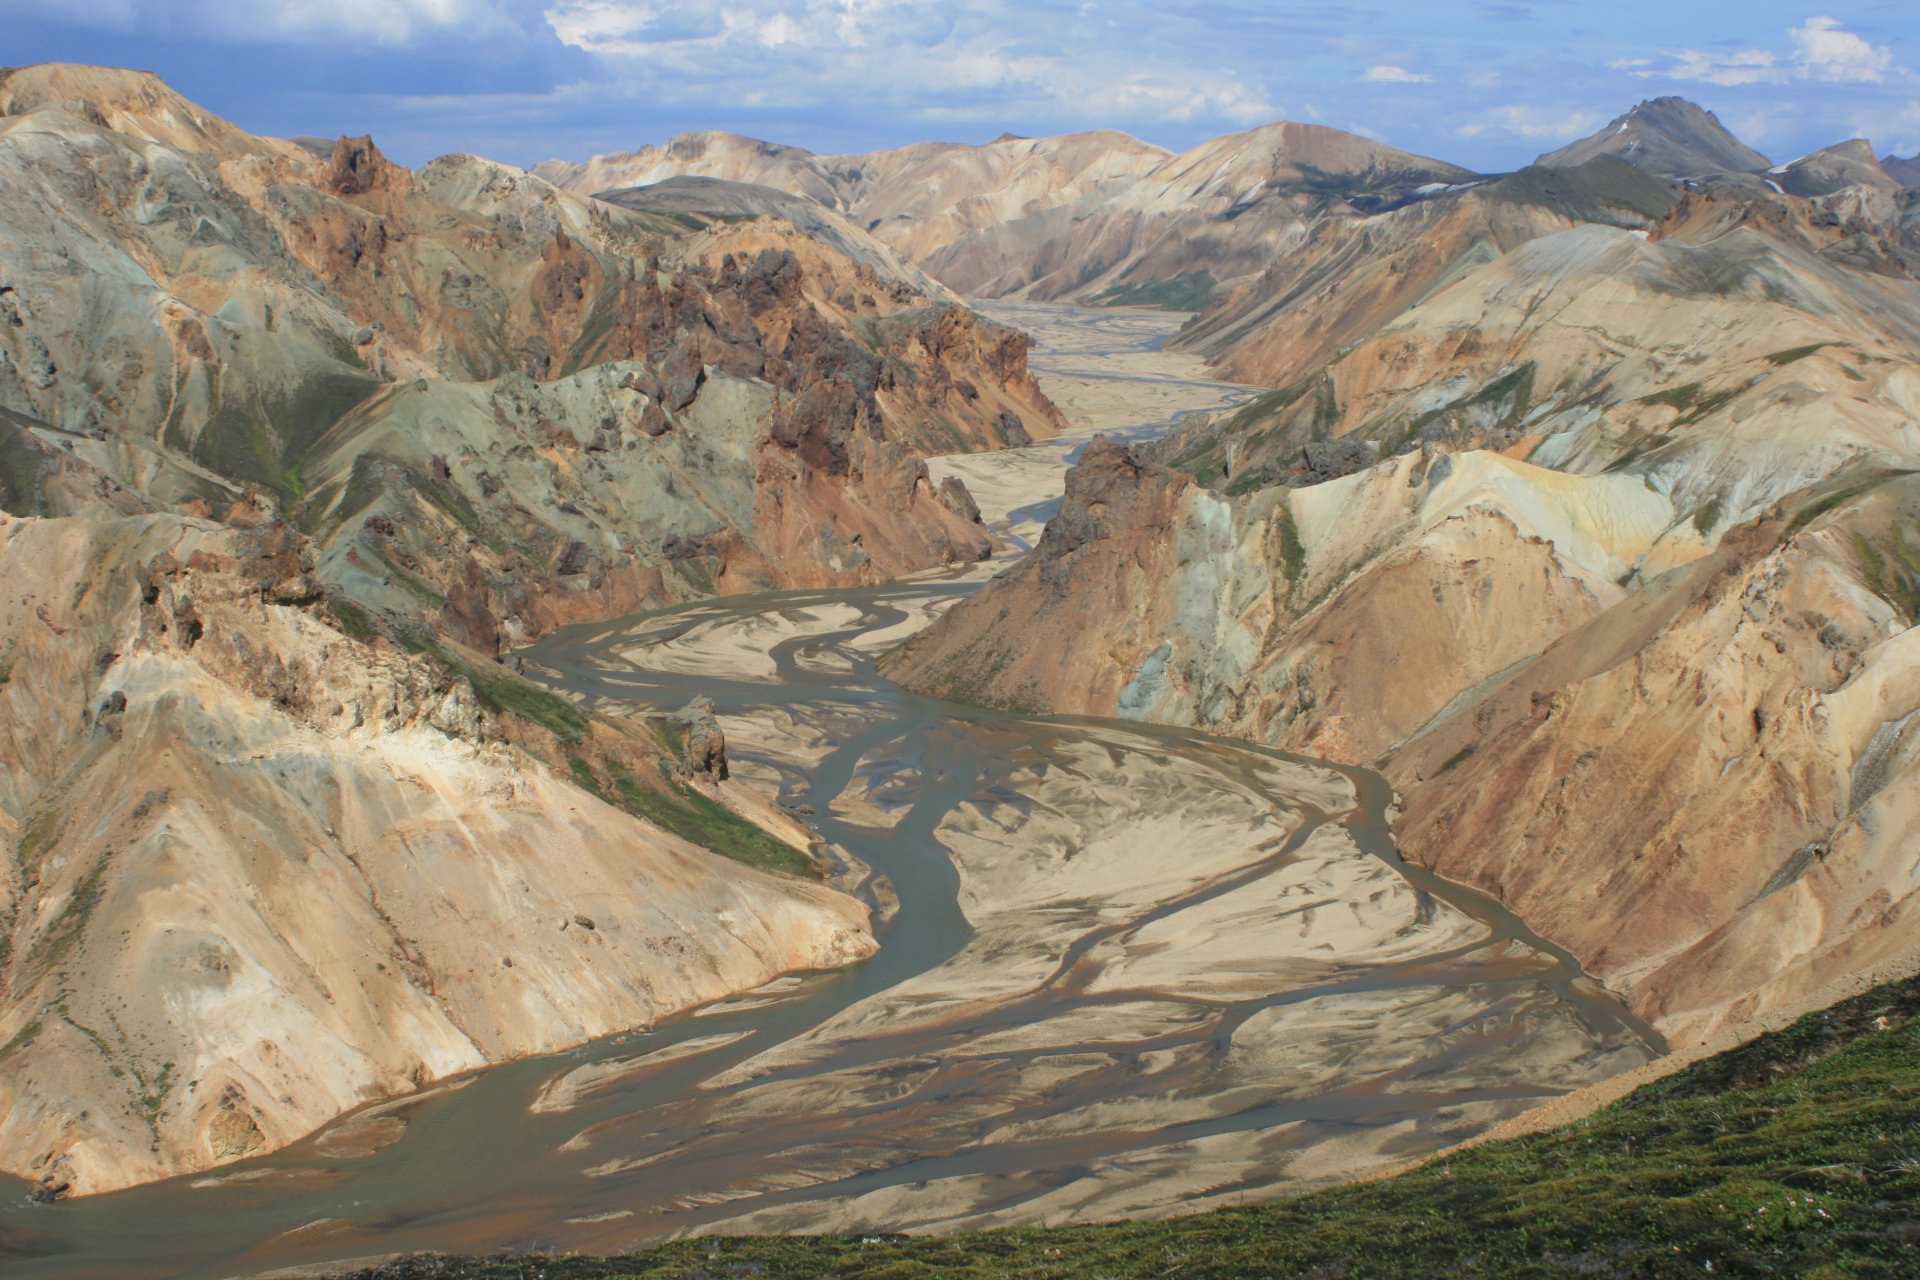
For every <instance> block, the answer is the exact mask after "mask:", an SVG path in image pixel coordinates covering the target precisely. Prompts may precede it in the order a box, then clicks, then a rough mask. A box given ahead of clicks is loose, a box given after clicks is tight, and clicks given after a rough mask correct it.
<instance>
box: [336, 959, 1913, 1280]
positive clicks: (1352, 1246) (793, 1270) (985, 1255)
mask: <svg viewBox="0 0 1920 1280" xmlns="http://www.w3.org/2000/svg"><path fill="white" fill-rule="evenodd" d="M1917 1013H1920V981H1915V980H1912V979H1909V980H1907V981H1904V982H1899V983H1893V984H1889V985H1887V986H1883V987H1880V988H1878V989H1876V990H1874V991H1871V992H1868V993H1866V994H1864V995H1862V996H1859V997H1856V998H1854V999H1851V1000H1848V1001H1844V1002H1842V1003H1841V1004H1839V1005H1837V1006H1835V1007H1834V1008H1832V1009H1830V1010H1826V1011H1823V1012H1821V1013H1817V1014H1811V1015H1809V1016H1808V1017H1806V1018H1804V1019H1802V1020H1801V1021H1800V1022H1798V1023H1797V1024H1795V1025H1794V1026H1792V1027H1790V1028H1787V1029H1786V1030H1784V1031H1782V1032H1778V1033H1774V1034H1770V1035H1767V1036H1763V1037H1761V1038H1760V1039H1758V1040H1756V1041H1754V1042H1751V1043H1749V1044H1747V1045H1745V1046H1742V1047H1740V1048H1738V1049H1734V1050H1731V1051H1728V1052H1725V1053H1722V1054H1720V1055H1718V1056H1716V1057H1713V1058H1710V1059H1707V1060H1706V1061H1704V1062H1701V1063H1697V1064H1695V1065H1694V1066H1692V1067H1690V1068H1688V1069H1686V1070H1685V1071H1683V1072H1681V1073H1679V1074H1677V1075H1675V1076H1673V1077H1672V1078H1670V1079H1668V1080H1665V1081H1662V1082H1660V1083H1659V1084H1656V1085H1650V1086H1646V1087H1643V1088H1641V1089H1639V1090H1637V1091H1636V1092H1635V1093H1633V1094H1632V1095H1631V1096H1629V1097H1628V1098H1626V1099H1624V1100H1623V1101H1620V1102H1618V1103H1615V1104H1614V1105H1612V1106H1610V1107H1608V1108H1606V1109H1605V1110H1603V1111H1600V1112H1598V1113H1596V1114H1595V1115H1593V1116H1591V1117H1588V1118H1587V1119H1585V1120H1582V1121H1579V1122H1576V1123H1572V1124H1569V1125H1567V1126H1565V1127H1562V1128H1559V1129H1556V1130H1554V1131H1552V1132H1549V1133H1542V1134H1535V1135H1531V1136H1528V1137H1524V1138H1519V1139H1512V1140H1506V1141H1502V1142H1497V1143H1489V1144H1487V1145H1485V1146H1482V1147H1479V1148H1477V1149H1475V1150H1473V1151H1467V1152H1460V1153H1457V1154H1454V1155H1451V1156H1449V1157H1447V1158H1446V1159H1444V1160H1439V1161H1435V1162H1433V1163H1432V1164H1429V1165H1428V1166H1426V1167H1425V1168H1423V1169H1421V1170H1418V1171H1416V1172H1414V1173H1410V1174H1405V1175H1402V1176H1401V1177H1398V1178H1395V1179H1393V1180H1391V1181H1388V1182H1380V1183H1373V1184H1369V1185H1364V1186H1351V1187H1341V1188H1337V1189H1335V1190H1331V1191H1323V1192H1319V1193H1316V1194H1312V1195H1308V1196H1303V1197H1301V1198H1299V1199H1296V1200H1291V1201H1287V1202H1285V1203H1283V1204H1276V1205H1262V1206H1258V1207H1252V1208H1244V1209H1229V1210H1221V1211H1217V1212H1213V1213H1207V1214H1201V1215H1197V1216H1192V1217H1182V1218H1175V1219H1171V1220H1168V1221H1164V1222H1148V1223H1120V1224H1114V1225H1110V1226H1091V1227H1063V1228H1054V1229H1037V1228H1029V1229H1019V1230H1009V1231H999V1232H991V1233H969V1234H960V1235H952V1236H938V1237H925V1236H918V1237H903V1236H896V1235H888V1236H879V1237H847V1236H841V1237H801V1238H795V1237H774V1238H745V1239H726V1240H715V1239H706V1240H698V1241H687V1242H680V1243H676V1244H671V1245H665V1246H662V1247H660V1248H656V1249H651V1250H647V1251H645V1252H643V1253H638V1254H634V1255H630V1256H627V1257H621V1258H601V1259H592V1258H564V1257H556V1258H525V1257H516V1258H512V1259H492V1260H481V1259H472V1260H459V1259H434V1258H424V1259H409V1260H405V1261H401V1262H396V1263H392V1264H388V1265H385V1266H381V1267H378V1268H375V1269H373V1270H369V1271H362V1272H357V1273H355V1274H354V1276H353V1277H352V1280H505V1278H506V1277H515V1278H516V1280H517V1278H518V1277H522V1276H527V1275H536V1274H537V1275H540V1276H542V1277H545V1278H546V1280H614V1278H615V1277H622V1278H624V1277H634V1278H636V1280H639V1278H642V1277H644V1278H645V1280H669V1278H672V1280H681V1278H689V1277H693V1276H726V1275H748V1274H751V1275H756V1276H761V1277H767V1278H768V1280H803V1278H812V1277H823V1278H824V1277H829V1276H831V1277H842V1278H844V1280H879V1278H880V1277H885V1278H886V1280H918V1278H919V1277H936V1276H937V1277H943V1278H946V1280H971V1278H975V1277H977V1278H979V1280H987V1278H988V1277H992V1278H994V1280H1002V1278H1004V1280H1091V1278H1092V1277H1111V1278H1113V1280H1119V1278H1121V1277H1127V1278H1132V1277H1141V1278H1144V1277H1150V1276H1182V1277H1193V1278H1215V1277H1217V1278H1218V1280H1229V1278H1232V1280H1247V1278H1252V1277H1268V1276H1272V1277H1281V1276H1285V1277H1296V1276H1335V1275H1339V1276H1347V1277H1350V1278H1351V1280H1362V1278H1366V1280H1426V1277H1429V1276H1435V1275H1449V1276H1462V1277H1487V1278H1488V1280H1494V1278H1499V1280H1504V1278H1505V1277H1509V1276H1519V1275H1526V1276H1538V1277H1543V1278H1548V1277H1555V1278H1557V1277H1583V1278H1595V1277H1599V1278H1606V1277H1629V1276H1631V1277H1667V1276H1674V1277H1678V1276H1700V1275H1720V1276H1779V1275H1795V1276H1824V1277H1843V1276H1844V1277H1886V1278H1888V1280H1892V1278H1893V1277H1899V1276H1910V1275H1912V1274H1913V1273H1914V1261H1915V1258H1916V1256H1920V1222H1917V1221H1915V1215H1914V1206H1915V1205H1916V1204H1920V1169H1916V1166H1915V1162H1914V1160H1913V1158H1912V1156H1913V1152H1914V1151H1915V1150H1916V1149H1920V1066H1917V1065H1916V1064H1920V1024H1917V1023H1916V1022H1915V1015H1916V1014H1917Z"/></svg>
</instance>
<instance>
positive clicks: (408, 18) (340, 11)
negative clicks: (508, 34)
mask: <svg viewBox="0 0 1920 1280" xmlns="http://www.w3.org/2000/svg"><path fill="white" fill-rule="evenodd" d="M206 7H208V8H213V9H216V10H219V11H220V13H221V17H220V18H219V20H223V21H225V22H227V23H230V24H233V26H234V27H235V28H237V29H240V30H252V31H254V32H255V33H257V34H259V35H286V36H305V35H315V34H342V35H352V36H358V37H361V38H364V39H369V40H376V41H379V42H381V43H384V44H404V43H407V42H409V41H412V40H415V39H418V38H420V37H421V36H424V35H426V34H428V33H429V32H432V31H437V30H448V29H459V30H460V31H462V32H463V33H467V34H471V33H474V32H476V31H479V32H484V31H486V30H489V29H492V28H494V27H496V26H498V25H499V24H500V23H501V22H502V15H501V14H500V12H499V11H498V10H497V9H496V8H495V7H494V5H493V3H492V0H328V3H326V4H314V3H311V2H310V0H264V2H263V0H214V3H212V4H210V5H208V6H206Z"/></svg>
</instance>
